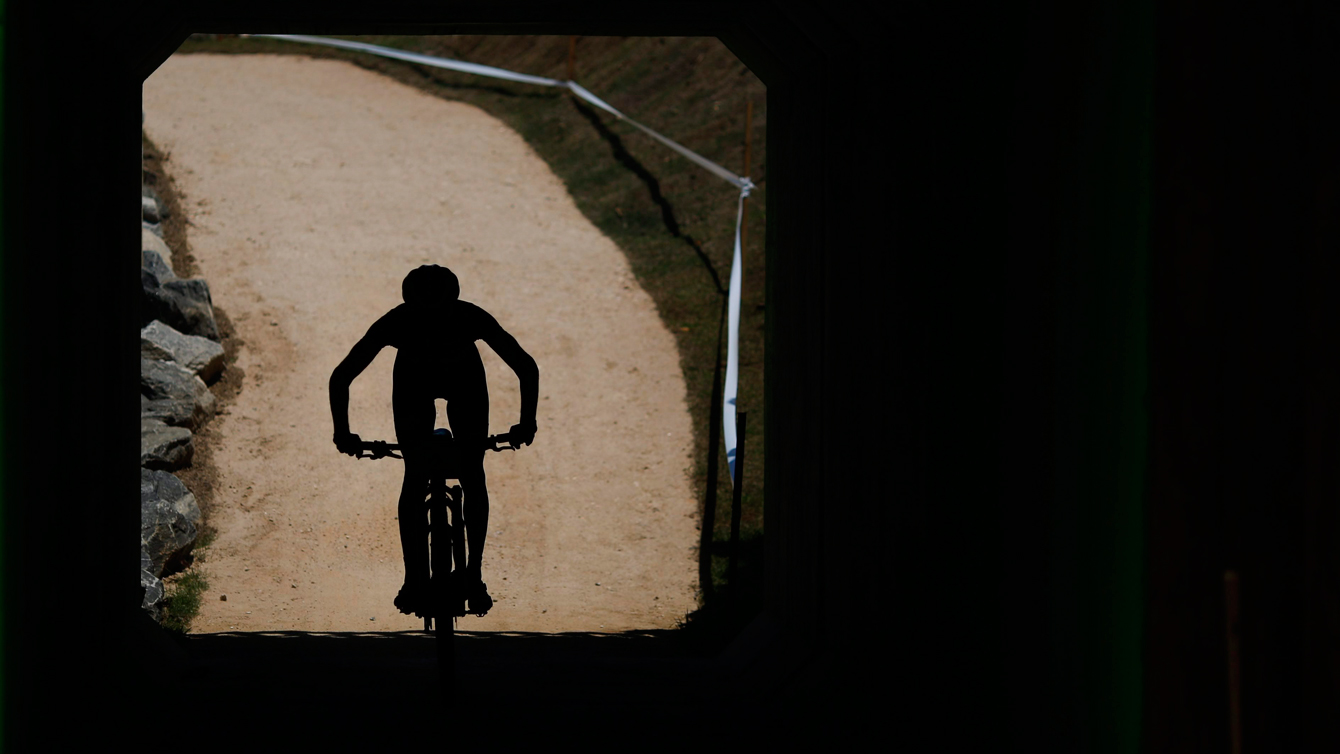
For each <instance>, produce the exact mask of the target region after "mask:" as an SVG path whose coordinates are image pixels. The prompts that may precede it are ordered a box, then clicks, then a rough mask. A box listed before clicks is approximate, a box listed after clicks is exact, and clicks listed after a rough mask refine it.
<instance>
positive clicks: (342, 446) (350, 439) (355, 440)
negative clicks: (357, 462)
mask: <svg viewBox="0 0 1340 754" xmlns="http://www.w3.org/2000/svg"><path fill="white" fill-rule="evenodd" d="M335 447H336V448H337V449H339V451H340V452H341V453H344V454H345V455H350V456H356V455H358V453H359V451H360V450H362V449H363V441H362V440H361V439H359V437H358V435H356V434H354V433H353V432H346V433H344V434H337V435H335Z"/></svg>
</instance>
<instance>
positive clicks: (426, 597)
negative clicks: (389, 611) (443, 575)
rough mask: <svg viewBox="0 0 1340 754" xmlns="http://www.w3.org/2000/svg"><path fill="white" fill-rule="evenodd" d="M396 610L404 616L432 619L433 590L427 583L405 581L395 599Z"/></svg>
mask: <svg viewBox="0 0 1340 754" xmlns="http://www.w3.org/2000/svg"><path fill="white" fill-rule="evenodd" d="M395 606H396V609H397V610H399V611H400V612H402V613H404V614H405V615H415V616H418V617H420V618H431V617H433V615H432V613H433V611H432V606H433V590H432V585H431V584H430V583H429V582H427V581H422V582H419V581H406V582H405V585H404V586H402V587H400V594H397V595H396V598H395Z"/></svg>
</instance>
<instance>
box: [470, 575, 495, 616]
mask: <svg viewBox="0 0 1340 754" xmlns="http://www.w3.org/2000/svg"><path fill="white" fill-rule="evenodd" d="M467 590H468V592H467V599H469V600H470V610H469V613H470V614H471V615H473V616H475V617H477V618H483V617H484V616H485V615H486V614H487V613H488V611H489V609H490V608H492V607H493V598H492V597H490V596H489V592H488V586H487V585H486V584H485V583H484V582H483V581H482V580H481V581H476V582H474V583H473V584H470V585H469V586H468V587H467Z"/></svg>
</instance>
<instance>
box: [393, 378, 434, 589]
mask: <svg viewBox="0 0 1340 754" xmlns="http://www.w3.org/2000/svg"><path fill="white" fill-rule="evenodd" d="M392 411H393V412H394V414H395V432H396V439H397V440H398V441H399V442H400V445H401V447H402V455H404V457H405V480H404V482H403V483H402V484H401V487H400V505H399V509H398V513H399V517H400V519H399V520H400V549H401V554H402V555H403V557H404V560H405V583H406V584H411V583H414V584H420V583H426V582H427V581H428V508H427V507H426V506H425V505H424V500H425V498H426V497H427V494H428V480H429V477H430V476H431V474H432V467H431V464H430V459H429V458H428V457H427V456H426V454H425V453H424V452H423V450H422V443H423V442H424V441H425V440H426V439H427V438H428V437H429V436H430V435H432V432H433V421H434V419H435V418H436V416H437V409H436V407H435V406H434V405H433V401H432V399H427V400H414V399H411V398H407V397H401V396H395V397H393V398H392Z"/></svg>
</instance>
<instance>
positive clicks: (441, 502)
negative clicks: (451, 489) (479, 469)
mask: <svg viewBox="0 0 1340 754" xmlns="http://www.w3.org/2000/svg"><path fill="white" fill-rule="evenodd" d="M428 516H429V523H428V531H429V545H428V547H429V550H428V561H429V567H430V568H431V569H432V581H431V583H432V584H433V602H434V606H433V611H432V612H433V644H434V645H435V648H436V650H437V674H438V682H439V683H440V684H441V686H442V690H443V692H444V693H445V694H446V695H447V696H448V697H450V696H451V695H452V690H453V689H454V687H455V682H456V620H455V618H454V617H453V612H454V611H453V610H452V595H451V588H450V587H451V560H452V551H453V546H452V545H453V543H452V540H453V538H454V537H453V534H454V533H455V532H454V530H455V528H456V527H454V526H452V523H453V522H449V521H448V520H447V491H446V480H444V479H440V478H439V479H434V480H433V484H432V487H431V489H430V494H429V504H428Z"/></svg>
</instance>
